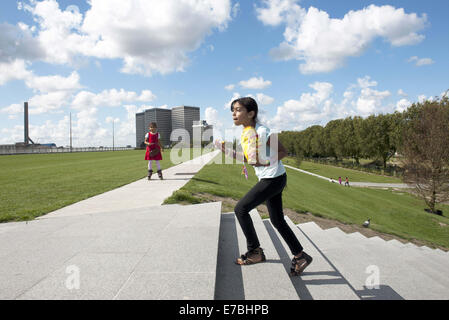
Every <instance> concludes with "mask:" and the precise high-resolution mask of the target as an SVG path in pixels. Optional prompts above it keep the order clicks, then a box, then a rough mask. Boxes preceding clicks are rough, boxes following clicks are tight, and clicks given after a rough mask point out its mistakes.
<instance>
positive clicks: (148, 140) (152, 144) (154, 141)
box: [145, 122, 163, 180]
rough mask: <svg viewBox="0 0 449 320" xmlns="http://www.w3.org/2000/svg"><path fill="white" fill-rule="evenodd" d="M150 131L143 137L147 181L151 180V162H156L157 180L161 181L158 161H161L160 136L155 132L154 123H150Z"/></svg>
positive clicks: (155, 125)
mask: <svg viewBox="0 0 449 320" xmlns="http://www.w3.org/2000/svg"><path fill="white" fill-rule="evenodd" d="M149 129H150V131H149V132H148V133H147V134H146V135H145V144H146V145H147V151H146V153H145V160H149V161H148V180H150V179H151V175H152V174H153V160H155V161H156V165H157V174H158V176H159V179H161V180H162V179H163V177H162V170H161V164H160V160H162V145H161V140H160V136H161V135H160V134H159V133H158V132H157V124H156V122H151V123H150V126H149Z"/></svg>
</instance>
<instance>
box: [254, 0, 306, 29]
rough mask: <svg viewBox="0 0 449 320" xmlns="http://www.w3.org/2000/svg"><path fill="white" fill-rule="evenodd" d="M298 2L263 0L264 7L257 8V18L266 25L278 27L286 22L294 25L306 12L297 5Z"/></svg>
mask: <svg viewBox="0 0 449 320" xmlns="http://www.w3.org/2000/svg"><path fill="white" fill-rule="evenodd" d="M296 2H297V0H263V1H262V3H263V4H264V5H265V6H264V7H257V8H256V12H257V17H258V19H259V20H260V21H262V22H263V24H265V25H270V26H278V25H280V24H281V23H283V22H285V21H289V22H290V23H293V22H294V21H295V20H297V19H300V18H301V17H302V16H303V15H304V14H305V10H304V9H302V8H301V7H300V6H299V5H297V4H296Z"/></svg>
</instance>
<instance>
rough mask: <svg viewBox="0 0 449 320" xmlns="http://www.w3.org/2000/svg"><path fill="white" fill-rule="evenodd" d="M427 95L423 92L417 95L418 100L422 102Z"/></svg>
mask: <svg viewBox="0 0 449 320" xmlns="http://www.w3.org/2000/svg"><path fill="white" fill-rule="evenodd" d="M426 99H427V97H426V95H424V94H421V95H419V96H418V102H420V103H423V102H424V101H426Z"/></svg>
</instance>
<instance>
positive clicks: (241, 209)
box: [221, 97, 312, 276]
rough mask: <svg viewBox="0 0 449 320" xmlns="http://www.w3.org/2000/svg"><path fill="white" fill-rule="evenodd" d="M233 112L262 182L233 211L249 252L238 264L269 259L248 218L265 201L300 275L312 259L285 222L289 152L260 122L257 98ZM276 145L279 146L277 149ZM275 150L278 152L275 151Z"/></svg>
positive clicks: (294, 272) (235, 106)
mask: <svg viewBox="0 0 449 320" xmlns="http://www.w3.org/2000/svg"><path fill="white" fill-rule="evenodd" d="M231 111H232V120H233V121H234V124H235V125H236V126H240V125H241V126H243V128H244V129H243V132H242V137H241V140H240V141H241V145H242V148H243V151H244V161H245V162H247V163H248V164H250V165H252V166H253V167H254V171H255V173H256V175H257V177H258V178H259V182H258V183H257V184H256V185H255V186H254V187H253V188H252V189H251V190H250V191H249V192H248V193H247V194H246V195H245V196H244V197H243V198H242V199H241V200H240V201H239V202H238V203H237V205H236V206H235V209H234V211H235V214H236V216H237V219H238V221H239V224H240V227H241V228H242V230H243V233H244V234H245V237H246V242H247V249H248V252H246V253H245V254H243V255H242V256H241V257H240V258H237V260H236V261H235V262H236V263H237V264H239V265H249V264H254V263H258V262H263V261H265V260H266V258H265V254H264V253H263V250H262V248H260V244H259V240H258V238H257V234H256V231H255V229H254V225H253V221H252V219H251V216H250V215H249V212H250V211H251V210H252V209H254V208H255V207H257V206H258V205H260V204H262V203H263V202H266V205H267V208H268V212H269V214H270V220H271V222H272V224H273V226H274V227H275V228H276V229H277V230H278V232H279V233H280V234H281V236H282V238H283V239H284V240H285V242H286V243H287V245H288V246H289V248H290V251H291V252H292V254H293V256H294V257H293V259H292V266H291V269H290V271H291V275H293V276H297V275H300V274H301V273H302V272H303V270H304V269H305V268H306V267H307V266H308V265H310V263H311V262H312V257H310V256H309V255H308V254H306V253H305V252H303V248H302V246H301V244H300V243H299V241H298V239H297V238H296V236H295V234H294V233H293V231H292V230H291V229H290V227H289V226H288V225H287V223H286V221H285V219H284V213H283V210H282V191H283V189H284V187H285V186H286V184H287V174H286V172H285V168H284V166H283V164H282V162H281V161H280V159H282V158H284V157H285V156H286V155H287V151H286V149H285V148H284V147H283V146H282V144H281V143H280V142H279V143H278V142H277V141H276V137H274V138H272V139H271V133H270V130H269V129H268V128H267V127H265V126H263V125H261V124H260V123H259V122H258V121H257V112H258V106H257V103H256V101H255V100H254V99H252V98H249V97H247V98H240V99H237V100H234V101H233V102H232V104H231ZM273 136H274V135H273ZM270 142H272V144H273V146H271V145H270ZM275 143H278V146H276V145H275ZM221 150H222V152H225V153H227V154H230V152H229V150H226V148H225V147H224V144H221ZM276 150H278V152H273V151H276ZM270 151H271V153H272V154H270ZM232 156H233V157H234V158H237V153H236V151H232Z"/></svg>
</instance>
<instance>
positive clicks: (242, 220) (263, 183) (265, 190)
mask: <svg viewBox="0 0 449 320" xmlns="http://www.w3.org/2000/svg"><path fill="white" fill-rule="evenodd" d="M286 177H287V176H286V175H282V176H280V177H276V178H273V179H262V180H260V181H259V182H258V183H257V184H256V185H255V186H254V187H253V188H251V190H250V191H248V193H247V194H246V195H245V196H244V197H243V198H242V199H240V201H239V202H238V203H237V205H236V206H235V208H234V211H235V214H236V216H237V220H238V221H239V224H240V227H241V228H242V230H243V233H244V235H245V237H246V244H247V247H248V251H252V250H254V249H256V248H258V247H259V246H260V243H259V239H258V237H257V234H256V230H255V229H254V224H253V221H252V219H251V216H250V215H249V212H250V211H251V210H252V209H254V208H255V207H257V206H258V205H260V204H262V203H263V202H265V201H266V200H267V199H269V198H271V197H273V195H277V194H279V193H281V192H282V190H283V189H284V187H285V181H286Z"/></svg>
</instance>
